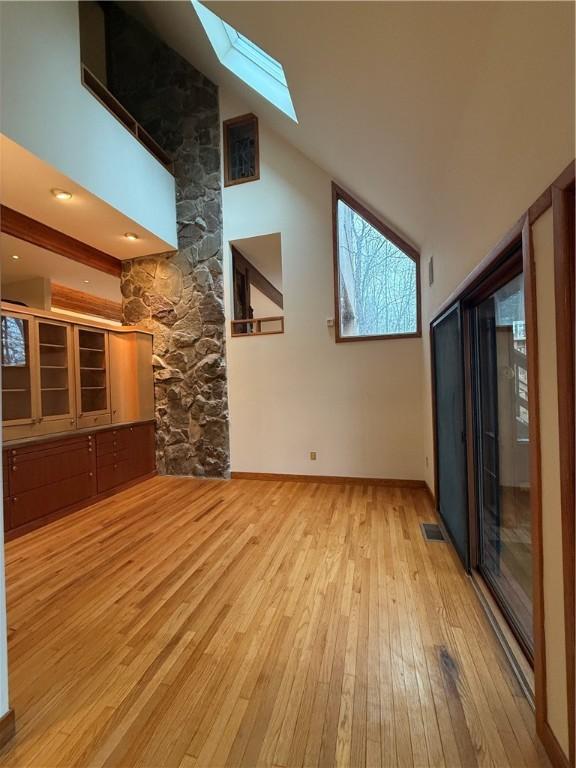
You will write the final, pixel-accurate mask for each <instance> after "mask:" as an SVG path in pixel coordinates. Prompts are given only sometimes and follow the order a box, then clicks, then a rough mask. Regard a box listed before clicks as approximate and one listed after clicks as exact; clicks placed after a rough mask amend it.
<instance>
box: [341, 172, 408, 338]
mask: <svg viewBox="0 0 576 768" xmlns="http://www.w3.org/2000/svg"><path fill="white" fill-rule="evenodd" d="M333 216H334V238H335V242H334V262H335V263H334V271H335V281H336V286H335V287H336V297H337V302H336V340H337V341H357V340H364V339H383V338H394V337H396V338H398V337H409V336H420V269H419V260H420V257H419V254H418V251H416V249H415V248H414V247H413V246H411V245H410V244H409V243H407V242H405V241H404V240H403V239H402V238H401V237H400V236H399V235H397V234H396V233H395V232H394V231H393V230H391V229H390V227H387V226H386V225H385V224H383V223H382V222H381V221H379V219H377V218H376V217H375V216H374V215H373V214H372V213H370V211H368V210H367V209H366V208H364V206H362V205H360V203H358V202H357V201H356V200H354V199H353V198H352V197H351V196H350V195H349V194H348V193H347V192H345V191H344V190H343V189H341V188H340V187H338V186H336V184H333Z"/></svg>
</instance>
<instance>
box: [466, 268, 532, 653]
mask: <svg viewBox="0 0 576 768" xmlns="http://www.w3.org/2000/svg"><path fill="white" fill-rule="evenodd" d="M470 316H471V321H472V322H471V328H472V359H473V368H474V383H475V386H474V392H473V395H474V397H473V399H474V418H475V425H474V426H475V429H474V432H475V435H474V441H475V456H476V462H475V464H476V487H477V519H478V526H477V533H478V536H477V538H478V552H477V557H478V561H477V566H478V570H479V571H480V573H481V574H482V576H483V577H484V579H485V581H486V582H487V584H488V586H489V588H490V590H491V591H492V593H493V595H494V597H495V599H496V600H497V602H498V604H499V605H500V608H501V609H502V611H503V612H504V614H505V616H506V617H507V619H508V622H509V624H510V626H511V627H512V629H513V630H514V632H515V634H516V636H517V638H518V640H519V641H520V643H521V644H522V646H523V647H524V649H525V651H526V652H527V654H528V655H529V656H530V657H531V656H532V650H533V638H532V523H531V514H530V471H529V467H530V463H529V448H530V446H529V437H528V423H529V392H528V377H527V359H526V331H525V319H524V280H523V275H522V273H520V274H515V275H513V276H512V277H511V276H510V273H509V274H508V277H507V278H506V281H505V282H502V281H501V282H500V283H499V284H495V285H493V287H492V288H486V289H485V290H484V291H483V292H482V295H481V296H479V297H478V298H477V299H476V301H475V303H474V305H473V306H472V307H471V308H470Z"/></svg>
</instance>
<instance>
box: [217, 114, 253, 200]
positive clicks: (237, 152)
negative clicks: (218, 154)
mask: <svg viewBox="0 0 576 768" xmlns="http://www.w3.org/2000/svg"><path fill="white" fill-rule="evenodd" d="M259 178H260V158H259V151H258V118H257V117H256V115H252V114H248V115H241V116H240V117H234V118H232V119H231V120H225V121H224V186H226V187H230V186H232V185H234V184H243V183H244V182H247V181H256V180H257V179H259Z"/></svg>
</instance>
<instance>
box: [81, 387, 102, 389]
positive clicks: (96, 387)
mask: <svg viewBox="0 0 576 768" xmlns="http://www.w3.org/2000/svg"><path fill="white" fill-rule="evenodd" d="M82 389H106V387H82Z"/></svg>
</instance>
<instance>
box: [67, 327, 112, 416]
mask: <svg viewBox="0 0 576 768" xmlns="http://www.w3.org/2000/svg"><path fill="white" fill-rule="evenodd" d="M74 338H75V342H76V343H75V351H76V372H77V375H76V398H77V402H78V426H79V427H92V426H95V425H101V424H110V421H111V415H110V368H109V365H108V332H107V331H102V330H99V329H96V328H83V327H80V326H75V328H74Z"/></svg>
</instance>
